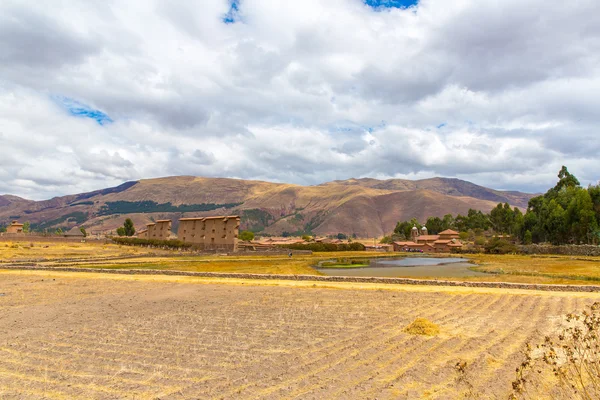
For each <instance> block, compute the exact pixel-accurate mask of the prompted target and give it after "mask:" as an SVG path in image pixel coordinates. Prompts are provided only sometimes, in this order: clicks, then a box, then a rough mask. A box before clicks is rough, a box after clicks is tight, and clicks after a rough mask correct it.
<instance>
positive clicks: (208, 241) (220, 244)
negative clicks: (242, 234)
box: [157, 215, 240, 251]
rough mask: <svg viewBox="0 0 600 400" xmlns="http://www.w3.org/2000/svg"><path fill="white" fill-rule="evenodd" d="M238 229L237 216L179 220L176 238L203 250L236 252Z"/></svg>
mask: <svg viewBox="0 0 600 400" xmlns="http://www.w3.org/2000/svg"><path fill="white" fill-rule="evenodd" d="M157 222H158V221H157ZM239 229H240V217H239V216H237V215H235V216H220V217H200V218H181V219H180V220H179V230H178V237H179V239H180V240H181V241H183V242H185V243H192V244H194V245H196V246H197V247H199V248H201V249H204V250H224V251H237V248H238V233H239Z"/></svg>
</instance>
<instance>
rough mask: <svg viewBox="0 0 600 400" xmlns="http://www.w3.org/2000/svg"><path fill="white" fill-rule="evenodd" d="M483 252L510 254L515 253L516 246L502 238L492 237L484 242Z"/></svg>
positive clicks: (516, 250)
mask: <svg viewBox="0 0 600 400" xmlns="http://www.w3.org/2000/svg"><path fill="white" fill-rule="evenodd" d="M485 252H486V253H490V254H511V253H517V252H518V248H517V246H515V245H514V244H512V243H511V242H509V241H508V240H506V239H504V238H499V237H493V238H491V239H490V240H489V241H488V242H487V243H486V244H485Z"/></svg>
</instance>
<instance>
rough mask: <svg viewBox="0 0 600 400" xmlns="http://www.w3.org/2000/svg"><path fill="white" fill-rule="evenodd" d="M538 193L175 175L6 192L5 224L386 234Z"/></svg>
mask: <svg viewBox="0 0 600 400" xmlns="http://www.w3.org/2000/svg"><path fill="white" fill-rule="evenodd" d="M533 196H534V195H533V194H528V193H521V192H514V191H499V190H494V189H489V188H486V187H483V186H478V185H475V184H473V183H470V182H467V181H463V180H459V179H450V178H431V179H423V180H415V181H412V180H403V179H388V180H377V179H371V178H362V179H348V180H339V181H333V182H327V183H323V184H320V185H315V186H301V185H294V184H286V183H272V182H263V181H252V180H241V179H229V178H202V177H193V176H175V177H165V178H156V179H142V180H139V181H132V182H126V183H124V184H122V185H119V186H117V187H112V188H107V189H102V190H97V191H93V192H88V193H81V194H75V195H68V196H62V197H55V198H53V199H50V200H44V201H33V200H27V199H23V198H20V197H17V196H12V195H2V196H0V225H2V224H4V225H6V224H8V223H10V221H11V220H14V219H16V220H19V221H20V222H25V221H29V222H30V223H31V225H32V227H33V228H36V229H41V230H44V229H47V230H55V229H56V228H58V227H60V228H62V229H63V230H64V229H71V228H74V227H78V226H83V227H85V228H86V229H87V230H88V231H90V232H106V231H111V230H115V229H116V228H117V227H118V226H122V224H123V221H124V219H125V218H131V219H132V220H133V221H134V224H135V226H136V229H138V230H139V229H142V228H143V227H144V226H145V224H146V223H148V222H151V221H153V220H157V219H173V222H174V224H173V230H174V231H176V230H177V220H178V219H179V218H181V217H182V216H185V217H196V216H211V215H240V216H241V217H242V229H251V230H254V231H257V232H264V233H268V234H281V233H283V232H290V233H301V232H311V233H314V234H320V235H324V234H336V233H340V232H342V233H346V234H356V235H357V236H359V237H380V236H383V235H384V234H389V233H390V232H391V231H392V230H393V229H394V227H395V225H396V223H397V222H398V221H404V220H409V219H411V218H413V217H414V218H417V219H418V220H419V221H422V222H425V221H426V219H427V218H428V217H430V216H439V217H441V216H443V215H445V214H453V215H456V214H463V215H464V214H466V213H467V212H468V210H469V209H470V208H473V209H476V210H481V211H484V212H489V211H490V210H491V209H492V208H493V207H495V206H496V205H497V204H498V203H500V202H502V203H505V202H506V203H509V204H510V205H511V206H516V207H519V208H522V209H525V208H526V207H527V202H528V201H529V199H530V198H531V197H533Z"/></svg>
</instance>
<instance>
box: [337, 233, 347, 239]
mask: <svg viewBox="0 0 600 400" xmlns="http://www.w3.org/2000/svg"><path fill="white" fill-rule="evenodd" d="M336 237H337V238H338V239H339V240H346V239H348V236H347V235H346V234H345V233H338V234H337V235H336Z"/></svg>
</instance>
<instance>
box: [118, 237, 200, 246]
mask: <svg viewBox="0 0 600 400" xmlns="http://www.w3.org/2000/svg"><path fill="white" fill-rule="evenodd" d="M112 241H113V242H115V243H117V244H124V245H127V246H156V247H168V248H170V249H188V248H191V247H193V244H191V243H184V242H182V241H181V240H177V239H172V240H157V239H141V238H134V237H126V236H119V237H113V238H112Z"/></svg>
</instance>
